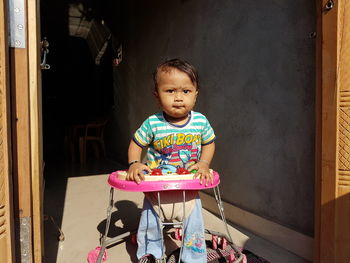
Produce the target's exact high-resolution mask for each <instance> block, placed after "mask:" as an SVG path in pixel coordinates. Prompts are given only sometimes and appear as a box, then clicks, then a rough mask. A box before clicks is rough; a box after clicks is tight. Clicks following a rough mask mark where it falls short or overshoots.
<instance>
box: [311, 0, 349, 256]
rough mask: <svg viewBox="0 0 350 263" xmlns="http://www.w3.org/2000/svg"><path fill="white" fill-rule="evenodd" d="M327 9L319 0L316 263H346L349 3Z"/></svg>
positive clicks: (336, 2)
mask: <svg viewBox="0 0 350 263" xmlns="http://www.w3.org/2000/svg"><path fill="white" fill-rule="evenodd" d="M327 4H330V1H327V0H322V1H320V2H319V1H317V29H318V30H317V32H318V36H317V47H316V54H317V56H316V98H317V99H316V176H315V243H314V262H317V263H318V262H320V263H323V262H324V263H326V262H327V263H342V262H347V261H348V259H349V257H350V253H349V251H348V248H349V247H350V222H349V220H346V219H349V218H350V205H349V204H350V165H348V164H345V165H344V159H345V162H348V161H350V158H349V155H348V153H346V152H345V153H344V151H343V149H344V148H348V147H350V143H349V140H350V132H349V129H350V127H349V129H348V128H347V127H345V126H348V124H349V119H348V120H347V121H348V123H347V125H345V126H344V125H342V122H343V121H344V118H345V119H346V118H348V117H349V116H350V115H349V114H350V78H349V75H350V74H349V73H348V72H349V70H348V69H349V67H350V63H349V62H350V53H349V50H350V34H349V33H348V32H349V30H350V0H334V1H333V6H332V8H331V9H327V8H326V5H327ZM328 7H330V6H328ZM346 26H347V28H346ZM340 136H343V140H340V139H339V138H340ZM344 138H345V140H344ZM344 219H345V220H344Z"/></svg>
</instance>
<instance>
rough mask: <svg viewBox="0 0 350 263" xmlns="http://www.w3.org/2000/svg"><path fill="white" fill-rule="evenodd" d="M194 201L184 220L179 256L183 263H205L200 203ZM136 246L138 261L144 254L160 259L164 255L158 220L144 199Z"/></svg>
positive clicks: (197, 199) (198, 200) (149, 204)
mask: <svg viewBox="0 0 350 263" xmlns="http://www.w3.org/2000/svg"><path fill="white" fill-rule="evenodd" d="M195 201H196V204H195V206H194V208H193V209H192V212H191V214H190V215H189V217H187V218H186V219H185V227H184V232H185V233H184V238H185V240H184V247H183V250H182V256H181V260H182V261H183V262H184V263H203V262H207V251H206V245H205V239H204V223H203V216H202V203H201V200H200V199H199V197H197V198H196V200H195ZM137 244H138V249H137V258H138V259H140V258H141V257H142V256H143V255H146V254H152V255H153V256H154V257H155V258H161V257H162V255H163V254H164V246H163V244H162V239H161V230H160V226H159V218H158V215H157V213H156V212H155V211H154V209H153V207H152V205H151V203H150V202H149V201H148V200H147V199H146V198H145V199H144V202H143V210H142V213H141V219H140V223H139V228H138V231H137Z"/></svg>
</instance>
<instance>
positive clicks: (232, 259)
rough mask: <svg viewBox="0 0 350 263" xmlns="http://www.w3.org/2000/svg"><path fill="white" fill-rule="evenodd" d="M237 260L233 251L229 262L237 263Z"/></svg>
mask: <svg viewBox="0 0 350 263" xmlns="http://www.w3.org/2000/svg"><path fill="white" fill-rule="evenodd" d="M235 259H236V257H235V253H233V252H232V251H231V253H230V256H229V257H228V262H229V263H233V262H234V261H235Z"/></svg>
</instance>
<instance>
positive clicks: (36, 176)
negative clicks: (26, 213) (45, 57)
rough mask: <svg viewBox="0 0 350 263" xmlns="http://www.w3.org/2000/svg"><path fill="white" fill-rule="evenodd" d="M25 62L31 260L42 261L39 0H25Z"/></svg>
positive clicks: (42, 189)
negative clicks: (27, 96) (27, 73)
mask: <svg viewBox="0 0 350 263" xmlns="http://www.w3.org/2000/svg"><path fill="white" fill-rule="evenodd" d="M27 14H28V60H29V63H28V66H29V113H30V133H31V136H30V145H31V175H32V176H31V183H32V211H33V214H32V227H33V258H34V262H42V261H43V256H44V226H43V225H44V224H43V215H44V212H43V200H44V197H43V195H44V186H43V184H44V180H43V169H44V167H43V166H44V161H43V135H42V93H41V67H40V56H41V53H40V49H41V46H40V40H41V36H40V0H33V1H28V12H27Z"/></svg>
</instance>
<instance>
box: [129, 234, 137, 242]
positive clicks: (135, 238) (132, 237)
mask: <svg viewBox="0 0 350 263" xmlns="http://www.w3.org/2000/svg"><path fill="white" fill-rule="evenodd" d="M130 240H131V244H133V245H137V237H136V234H131V235H130Z"/></svg>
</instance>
